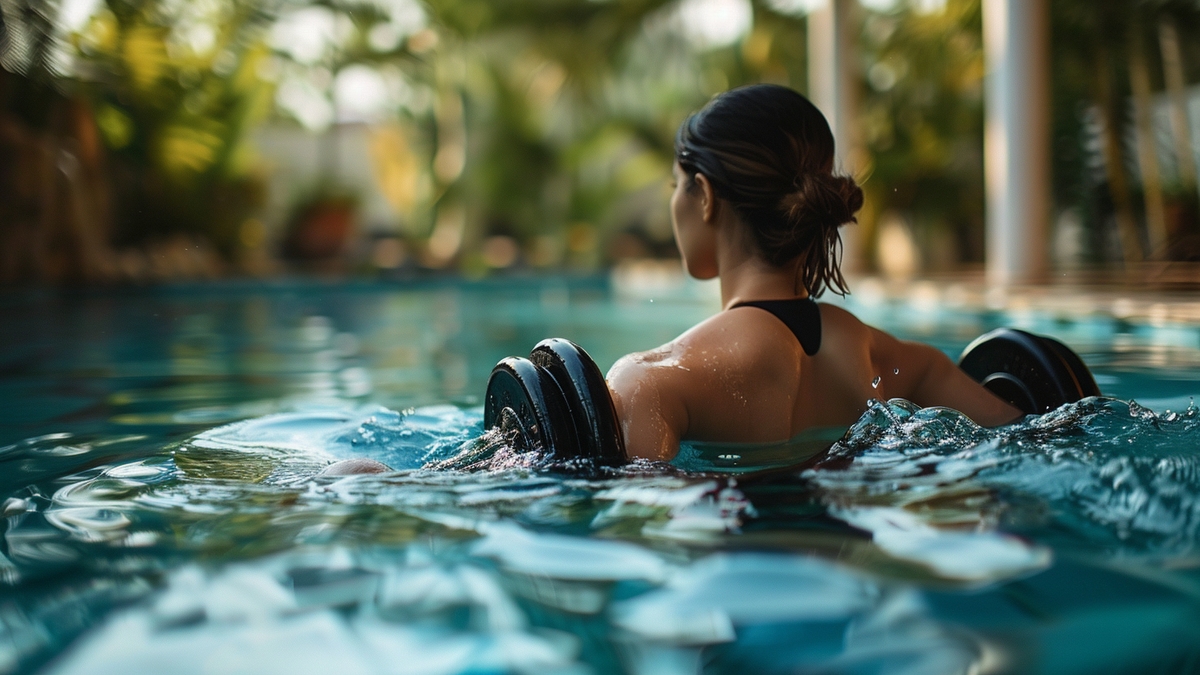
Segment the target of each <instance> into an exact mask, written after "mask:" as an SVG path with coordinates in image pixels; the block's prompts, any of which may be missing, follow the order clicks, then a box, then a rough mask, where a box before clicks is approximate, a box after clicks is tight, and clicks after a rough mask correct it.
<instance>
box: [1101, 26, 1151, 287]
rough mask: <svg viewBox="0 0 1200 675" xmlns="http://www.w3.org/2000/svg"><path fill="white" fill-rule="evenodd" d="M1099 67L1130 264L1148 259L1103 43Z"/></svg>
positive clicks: (1108, 153) (1109, 164)
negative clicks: (1130, 182)
mask: <svg viewBox="0 0 1200 675" xmlns="http://www.w3.org/2000/svg"><path fill="white" fill-rule="evenodd" d="M1096 56H1097V57H1098V58H1097V61H1098V62H1099V67H1098V68H1097V69H1096V79H1095V80H1094V82H1095V85H1094V86H1095V92H1096V94H1095V95H1096V101H1097V105H1096V111H1097V112H1098V114H1099V116H1100V133H1101V136H1102V139H1101V140H1102V143H1101V148H1103V152H1104V166H1105V173H1106V174H1107V176H1108V189H1109V194H1110V196H1111V197H1112V201H1113V208H1114V210H1115V211H1116V219H1117V232H1118V234H1119V235H1120V238H1121V257H1122V258H1123V259H1124V260H1125V262H1126V263H1134V262H1141V261H1142V260H1143V259H1145V253H1144V252H1143V250H1142V236H1141V233H1140V232H1139V231H1138V226H1137V220H1136V219H1134V217H1133V204H1132V201H1133V200H1132V199H1130V196H1129V180H1128V177H1127V176H1126V174H1125V153H1124V152H1122V150H1121V124H1120V120H1121V114H1120V112H1121V110H1122V109H1123V106H1122V101H1121V99H1120V97H1119V96H1118V95H1117V94H1116V92H1115V91H1114V88H1113V82H1112V77H1111V72H1110V71H1111V69H1112V65H1113V63H1112V59H1111V58H1110V55H1109V52H1108V49H1107V47H1105V46H1104V44H1103V43H1101V44H1099V45H1098V46H1097V52H1096Z"/></svg>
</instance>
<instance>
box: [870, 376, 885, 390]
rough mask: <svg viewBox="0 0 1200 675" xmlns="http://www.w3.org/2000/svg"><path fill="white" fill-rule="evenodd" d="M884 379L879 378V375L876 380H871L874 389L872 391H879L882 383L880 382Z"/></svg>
mask: <svg viewBox="0 0 1200 675" xmlns="http://www.w3.org/2000/svg"><path fill="white" fill-rule="evenodd" d="M882 379H883V378H882V377H879V376H878V375H876V376H875V379H874V380H871V388H872V389H878V388H879V381H880V380H882Z"/></svg>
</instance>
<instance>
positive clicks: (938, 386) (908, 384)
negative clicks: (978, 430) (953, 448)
mask: <svg viewBox="0 0 1200 675" xmlns="http://www.w3.org/2000/svg"><path fill="white" fill-rule="evenodd" d="M872 330H873V333H874V334H873V337H874V349H873V350H872V351H873V352H874V358H873V360H874V361H876V362H877V363H879V364H880V365H881V366H883V369H884V370H885V372H886V371H887V369H889V368H891V369H893V371H900V374H899V375H898V376H897V379H896V380H895V384H894V385H892V386H890V387H888V394H889V395H893V396H901V397H903V398H906V399H908V400H910V401H912V402H913V403H916V404H917V405H919V406H922V407H929V406H940V407H945V408H953V409H955V410H958V411H959V412H962V413H963V414H965V415H966V416H967V417H970V418H971V419H972V420H974V421H975V422H976V423H977V424H980V425H983V426H985V427H994V426H999V425H1001V424H1008V423H1009V422H1013V421H1015V420H1017V419H1019V418H1020V417H1021V416H1022V414H1021V411H1020V410H1017V409H1016V408H1014V407H1013V406H1011V405H1009V404H1008V403H1007V402H1005V401H1003V400H1001V399H1000V398H999V397H997V396H996V395H995V394H993V393H992V392H990V391H988V390H987V389H984V387H983V385H981V384H979V383H978V382H976V381H975V380H972V379H971V377H970V376H969V375H967V374H966V373H964V372H963V371H962V370H961V369H960V368H959V367H958V366H956V365H954V362H953V361H951V360H950V358H949V357H948V356H946V355H945V354H943V353H942V352H941V351H940V350H938V349H936V348H934V347H931V346H929V345H927V344H922V343H919V342H906V341H902V340H897V339H896V338H894V337H892V336H891V335H888V334H887V333H884V332H883V331H880V330H874V329H872ZM897 385H898V386H897Z"/></svg>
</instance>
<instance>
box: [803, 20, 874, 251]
mask: <svg viewBox="0 0 1200 675" xmlns="http://www.w3.org/2000/svg"><path fill="white" fill-rule="evenodd" d="M856 4H857V3H856V0H823V1H822V2H821V3H820V4H819V5H818V6H817V8H815V9H813V10H812V11H811V12H809V14H808V97H809V100H811V101H812V102H813V103H814V104H815V105H816V106H817V108H819V109H820V110H821V112H822V113H824V114H825V119H827V120H829V127H830V129H832V130H833V141H834V144H835V146H836V149H837V159H836V160H835V166H834V170H835V171H838V172H840V173H844V174H848V175H850V176H855V177H860V176H858V173H859V172H860V171H861V170H862V168H863V167H862V166H861V163H862V160H861V158H862V150H861V145H860V142H859V139H860V138H861V136H860V134H859V121H858V101H859V92H858V87H859V82H858V71H857V68H856V62H855V44H856V42H857V39H858V35H857V28H858V24H857V23H856V20H855V19H856V17H855V10H856ZM861 239H862V238H861V237H860V236H859V233H858V228H857V227H854V226H850V227H846V228H843V229H842V242H843V244H844V246H845V255H844V256H843V269H845V270H846V271H848V272H854V271H856V269H857V268H858V267H859V263H860V262H861V259H862V250H861Z"/></svg>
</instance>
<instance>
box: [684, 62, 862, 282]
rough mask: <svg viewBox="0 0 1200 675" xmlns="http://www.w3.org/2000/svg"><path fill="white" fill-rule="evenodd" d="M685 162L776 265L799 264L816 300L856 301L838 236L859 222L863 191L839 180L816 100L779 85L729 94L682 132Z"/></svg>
mask: <svg viewBox="0 0 1200 675" xmlns="http://www.w3.org/2000/svg"><path fill="white" fill-rule="evenodd" d="M675 159H676V161H678V162H679V166H680V167H681V168H682V169H683V170H684V172H685V173H687V174H688V175H689V176H690V177H691V178H692V179H694V178H695V174H697V173H702V174H704V175H705V177H707V178H708V180H709V182H711V183H712V185H713V189H714V191H715V192H716V194H717V196H718V197H720V198H722V199H725V200H727V201H728V202H729V203H730V204H731V205H732V206H733V208H734V210H735V211H736V212H737V214H738V215H739V216H740V217H741V219H742V221H743V222H744V223H745V224H746V225H748V226H749V227H750V229H751V231H752V232H753V233H754V241H755V244H756V245H757V246H758V248H759V250H760V252H761V253H762V255H763V257H764V258H766V260H767V261H768V262H770V263H771V264H773V265H776V266H779V267H782V266H784V265H787V264H789V263H792V262H793V261H796V260H797V259H799V262H800V270H801V275H802V278H801V281H802V283H803V284H804V288H805V289H807V290H808V293H809V295H811V296H813V297H818V296H820V295H821V293H823V292H824V291H825V289H826V288H829V289H832V290H833V291H834V292H835V293H840V294H842V295H845V294H846V280H845V279H844V278H843V277H842V272H841V269H840V267H841V260H840V258H841V251H842V239H841V237H840V236H839V235H838V228H839V227H840V226H841V225H843V224H845V223H848V222H857V220H856V219H855V217H854V214H855V212H857V211H858V210H859V209H860V208H862V205H863V193H862V190H861V189H860V188H859V187H858V184H857V183H855V182H854V179H852V178H849V177H846V176H836V175H834V174H833V133H832V132H831V131H830V130H829V123H828V122H826V121H825V117H824V115H822V114H821V111H819V110H817V108H816V106H814V105H813V104H812V103H811V102H809V100H808V99H807V98H804V97H803V96H801V95H800V94H798V93H797V92H795V91H792V90H791V89H788V88H787V87H781V86H778V85H773V84H758V85H752V86H749V87H739V88H737V89H731V90H730V91H727V92H725V93H723V94H720V95H718V96H716V97H715V98H713V99H712V100H711V101H709V103H708V105H706V106H704V108H703V109H701V110H700V111H699V112H697V113H695V114H693V115H692V116H691V117H689V118H688V119H687V120H686V121H685V122H684V123H683V125H682V126H680V127H679V133H678V134H676V136H675Z"/></svg>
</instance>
